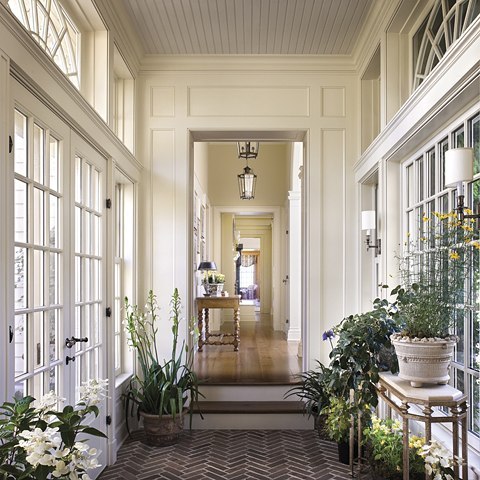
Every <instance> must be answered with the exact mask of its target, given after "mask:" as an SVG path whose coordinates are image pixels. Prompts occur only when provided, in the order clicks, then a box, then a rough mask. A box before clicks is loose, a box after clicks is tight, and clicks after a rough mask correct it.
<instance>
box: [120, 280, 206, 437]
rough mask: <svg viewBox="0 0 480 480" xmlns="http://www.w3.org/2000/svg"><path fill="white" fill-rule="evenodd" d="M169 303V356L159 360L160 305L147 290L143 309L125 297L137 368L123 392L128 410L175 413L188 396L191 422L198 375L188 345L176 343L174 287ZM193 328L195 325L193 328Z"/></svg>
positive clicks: (177, 321)
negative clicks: (170, 345) (170, 338)
mask: <svg viewBox="0 0 480 480" xmlns="http://www.w3.org/2000/svg"><path fill="white" fill-rule="evenodd" d="M170 305H171V316H170V320H171V323H172V325H171V331H172V351H171V357H170V359H168V360H163V361H160V358H159V354H158V347H157V341H158V322H159V321H160V317H159V307H158V304H157V297H156V295H154V293H153V291H152V290H150V291H149V293H148V298H147V306H146V312H142V311H140V309H139V308H138V306H137V305H130V304H129V302H128V299H127V298H125V310H126V330H127V333H128V337H129V343H130V345H131V346H132V347H133V348H134V349H135V350H136V352H137V358H138V364H139V366H140V372H139V374H138V375H136V376H135V377H134V378H133V379H132V381H131V382H130V384H129V386H128V388H127V391H126V392H125V394H124V399H125V407H126V412H127V428H128V413H129V412H131V413H133V412H134V411H135V409H136V411H137V415H139V412H140V411H142V412H145V413H149V414H154V415H155V414H157V415H172V416H174V417H175V416H176V415H179V414H181V413H182V411H183V409H184V408H185V405H186V403H187V401H188V400H190V422H191V419H192V414H193V408H194V405H195V404H196V403H197V402H198V397H199V395H200V393H199V391H198V378H197V375H196V373H195V372H194V371H193V370H192V367H193V355H192V353H191V352H189V350H188V345H186V343H185V342H183V343H182V344H181V345H180V347H179V345H178V332H179V330H178V329H179V325H180V321H181V319H180V315H181V300H180V296H179V294H178V290H177V289H176V288H175V290H174V292H173V295H172V300H171V302H170ZM193 330H194V329H193ZM177 350H178V351H177Z"/></svg>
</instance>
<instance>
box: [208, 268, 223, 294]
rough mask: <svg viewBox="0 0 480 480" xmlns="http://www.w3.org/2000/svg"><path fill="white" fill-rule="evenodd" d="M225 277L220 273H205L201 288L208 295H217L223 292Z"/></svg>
mask: <svg viewBox="0 0 480 480" xmlns="http://www.w3.org/2000/svg"><path fill="white" fill-rule="evenodd" d="M224 284H225V275H224V274H223V273H220V272H214V271H211V270H209V271H207V272H206V273H205V276H204V278H203V288H204V289H205V293H206V294H208V295H218V294H219V293H221V292H222V291H223V286H224Z"/></svg>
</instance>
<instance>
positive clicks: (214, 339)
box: [197, 295, 240, 352]
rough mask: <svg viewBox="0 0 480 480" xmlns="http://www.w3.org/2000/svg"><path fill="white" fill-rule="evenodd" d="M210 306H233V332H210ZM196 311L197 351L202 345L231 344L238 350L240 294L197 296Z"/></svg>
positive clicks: (200, 349)
mask: <svg viewBox="0 0 480 480" xmlns="http://www.w3.org/2000/svg"><path fill="white" fill-rule="evenodd" d="M210 308H233V333H222V332H220V333H210V328H209V325H208V322H209V309H210ZM197 311H198V331H199V336H198V351H199V352H201V351H202V348H203V346H204V345H233V350H234V351H235V352H238V344H239V343H240V295H233V296H231V297H197ZM204 327H205V329H204Z"/></svg>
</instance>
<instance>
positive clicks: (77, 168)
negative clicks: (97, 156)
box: [75, 157, 83, 203]
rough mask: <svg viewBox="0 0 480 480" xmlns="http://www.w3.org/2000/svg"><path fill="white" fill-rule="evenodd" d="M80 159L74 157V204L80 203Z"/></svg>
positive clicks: (81, 183)
mask: <svg viewBox="0 0 480 480" xmlns="http://www.w3.org/2000/svg"><path fill="white" fill-rule="evenodd" d="M82 186H83V182H82V159H81V158H80V157H75V202H77V203H81V202H82Z"/></svg>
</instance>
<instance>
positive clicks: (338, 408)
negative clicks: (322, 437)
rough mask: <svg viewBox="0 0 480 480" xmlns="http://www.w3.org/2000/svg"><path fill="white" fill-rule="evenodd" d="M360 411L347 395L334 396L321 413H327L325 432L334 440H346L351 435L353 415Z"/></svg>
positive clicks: (338, 441) (339, 441)
mask: <svg viewBox="0 0 480 480" xmlns="http://www.w3.org/2000/svg"><path fill="white" fill-rule="evenodd" d="M357 412H358V410H357V407H356V406H355V405H354V404H353V403H351V402H350V401H349V399H348V397H347V398H345V397H332V398H331V399H330V402H329V404H328V405H327V406H325V407H323V408H322V410H321V414H322V415H325V417H326V419H325V425H324V432H325V433H326V434H327V436H328V437H329V438H330V439H331V440H333V441H334V442H337V443H341V442H346V441H347V440H348V438H349V436H350V426H351V418H352V415H355V414H356V413H357Z"/></svg>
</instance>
